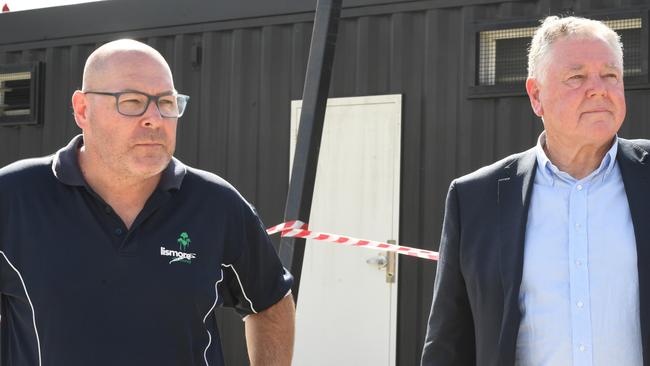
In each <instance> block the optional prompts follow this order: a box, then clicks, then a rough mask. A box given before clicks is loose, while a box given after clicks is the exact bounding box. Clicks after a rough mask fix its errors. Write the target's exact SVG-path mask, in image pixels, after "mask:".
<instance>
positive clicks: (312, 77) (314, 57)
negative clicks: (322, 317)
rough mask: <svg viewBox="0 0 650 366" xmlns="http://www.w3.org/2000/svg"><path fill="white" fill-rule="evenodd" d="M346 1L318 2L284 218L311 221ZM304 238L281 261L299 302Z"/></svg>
mask: <svg viewBox="0 0 650 366" xmlns="http://www.w3.org/2000/svg"><path fill="white" fill-rule="evenodd" d="M341 2H342V0H318V2H317V4H316V15H315V17H314V29H313V31H312V36H311V46H310V48H309V61H307V73H306V75H305V86H304V89H303V94H302V112H301V114H300V127H299V128H298V141H297V143H296V150H295V155H294V158H293V168H292V170H291V181H290V182H289V194H288V197H287V204H286V207H285V210H284V219H285V221H288V220H301V221H304V222H309V214H310V211H311V202H312V198H313V196H314V183H315V181H316V166H317V164H318V152H319V150H320V142H321V136H322V134H323V121H324V119H325V108H326V106H327V95H328V92H329V85H330V76H331V74H332V64H333V63H334V51H335V48H336V36H337V34H338V25H339V18H340V15H341ZM304 242H305V240H304V239H297V238H282V239H281V241H280V259H281V260H282V263H283V264H284V266H285V267H287V268H289V269H290V271H291V273H292V274H293V276H294V284H293V288H292V292H293V296H294V297H295V299H296V300H297V299H298V291H299V289H300V275H301V272H302V260H303V257H304V254H305V246H304Z"/></svg>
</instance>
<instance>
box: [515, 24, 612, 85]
mask: <svg viewBox="0 0 650 366" xmlns="http://www.w3.org/2000/svg"><path fill="white" fill-rule="evenodd" d="M563 38H576V39H602V40H604V41H605V42H607V44H609V46H610V47H611V49H612V51H614V54H615V55H616V58H617V59H618V61H619V65H618V66H620V68H621V70H623V44H622V43H621V37H620V36H619V35H618V33H616V32H615V31H614V30H613V29H612V28H610V27H608V26H607V25H606V24H605V23H603V22H601V21H598V20H593V19H587V18H580V17H574V16H570V17H563V18H560V17H558V16H550V17H547V18H546V19H544V20H543V21H542V24H541V25H540V26H539V28H537V30H536V31H535V35H534V36H533V40H532V42H531V43H530V49H529V50H528V77H535V78H540V77H542V76H543V74H544V66H545V65H544V62H545V61H546V57H547V56H548V54H549V51H550V50H551V46H552V45H553V43H554V42H555V41H557V40H559V39H563Z"/></svg>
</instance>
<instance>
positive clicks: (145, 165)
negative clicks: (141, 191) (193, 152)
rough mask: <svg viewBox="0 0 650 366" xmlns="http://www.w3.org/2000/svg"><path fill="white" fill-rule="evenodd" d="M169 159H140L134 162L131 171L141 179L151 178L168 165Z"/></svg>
mask: <svg viewBox="0 0 650 366" xmlns="http://www.w3.org/2000/svg"><path fill="white" fill-rule="evenodd" d="M170 160H171V157H170V158H154V159H152V158H140V159H138V160H137V161H135V162H134V164H133V165H132V167H131V171H132V172H133V173H134V175H136V176H139V177H142V178H145V179H146V178H151V177H154V176H156V175H158V174H160V173H162V171H163V170H165V168H166V167H167V165H169V162H170Z"/></svg>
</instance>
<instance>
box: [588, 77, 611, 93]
mask: <svg viewBox="0 0 650 366" xmlns="http://www.w3.org/2000/svg"><path fill="white" fill-rule="evenodd" d="M608 87H609V85H608V84H607V80H606V79H605V77H603V76H601V75H590V76H589V77H588V78H587V95H588V96H590V97H593V96H598V95H600V96H605V95H607V88H608Z"/></svg>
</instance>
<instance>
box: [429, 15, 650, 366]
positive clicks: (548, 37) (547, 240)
mask: <svg viewBox="0 0 650 366" xmlns="http://www.w3.org/2000/svg"><path fill="white" fill-rule="evenodd" d="M528 69H529V77H528V79H527V81H526V90H527V92H528V95H529V98H530V102H531V106H532V109H533V111H534V113H535V114H536V115H538V116H539V117H541V118H542V120H543V123H544V132H543V133H542V135H541V136H540V138H539V140H538V143H537V145H536V146H535V147H534V148H532V149H530V150H528V151H525V152H522V153H519V154H515V155H512V156H509V157H507V158H505V159H503V160H501V161H499V162H496V163H494V164H492V165H490V166H487V167H484V168H481V169H479V170H478V171H476V172H473V173H471V174H469V175H466V176H464V177H461V178H458V179H456V180H454V181H453V182H452V183H451V186H450V188H449V193H448V196H447V203H446V209H445V218H444V223H443V230H442V236H441V243H440V261H439V263H438V268H437V274H436V280H435V285H434V295H433V303H432V308H431V316H430V318H429V323H428V332H427V336H426V339H425V344H424V351H423V355H422V365H423V366H434V365H436V366H437V365H491V366H492V365H493V366H510V365H518V366H529V365H530V366H532V365H535V366H537V365H561V366H564V365H625V366H632V365H650V355H649V354H648V352H649V351H650V344H648V342H649V340H650V338H649V333H648V332H649V331H650V318H649V315H650V314H648V312H647V311H642V310H643V309H648V307H649V306H650V298H648V296H649V295H650V266H648V265H647V264H646V265H643V264H642V263H643V261H644V260H647V259H648V258H650V225H649V224H648V223H647V219H648V218H650V200H649V199H650V193H649V192H650V166H649V164H650V158H649V157H648V152H650V142H649V141H647V140H625V139H621V138H618V137H617V135H616V134H617V131H618V130H619V128H620V126H621V124H622V123H623V120H624V118H625V100H624V86H623V58H622V47H621V44H620V39H619V37H618V36H617V35H616V33H615V32H614V31H612V30H611V29H610V28H608V27H607V26H606V25H604V24H603V23H601V22H597V21H593V20H589V19H584V18H577V17H567V18H558V17H548V18H547V19H546V20H545V21H544V22H543V23H542V25H541V26H540V28H539V29H538V30H537V31H536V33H535V36H534V37H533V41H532V44H531V49H530V52H529V65H528ZM637 263H638V265H637Z"/></svg>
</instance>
